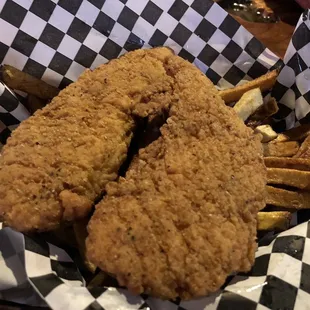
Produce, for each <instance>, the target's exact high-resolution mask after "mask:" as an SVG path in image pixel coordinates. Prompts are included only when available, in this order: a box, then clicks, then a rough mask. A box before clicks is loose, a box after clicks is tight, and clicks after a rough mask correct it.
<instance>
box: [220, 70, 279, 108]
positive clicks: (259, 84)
mask: <svg viewBox="0 0 310 310" xmlns="http://www.w3.org/2000/svg"><path fill="white" fill-rule="evenodd" d="M277 76H278V71H277V70H273V71H271V72H268V73H267V74H265V75H262V76H261V77H259V78H257V79H255V80H252V81H249V82H248V83H245V84H243V85H240V86H236V87H234V88H229V89H225V90H221V91H220V92H219V94H220V96H221V97H222V99H223V100H224V101H225V103H226V104H228V103H231V102H235V101H238V100H239V99H240V98H241V97H242V95H243V94H244V93H246V92H247V91H249V90H251V89H254V88H260V90H261V91H262V92H263V91H265V90H268V89H270V88H272V87H273V85H274V84H275V82H276V79H277Z"/></svg>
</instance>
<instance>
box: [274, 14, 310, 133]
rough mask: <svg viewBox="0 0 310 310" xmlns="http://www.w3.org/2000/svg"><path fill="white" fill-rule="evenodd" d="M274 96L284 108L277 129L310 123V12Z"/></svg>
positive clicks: (302, 22)
mask: <svg viewBox="0 0 310 310" xmlns="http://www.w3.org/2000/svg"><path fill="white" fill-rule="evenodd" d="M272 93H273V96H274V97H276V98H277V100H278V102H279V107H280V109H279V112H278V113H277V115H275V124H274V127H275V129H277V130H278V131H283V130H285V129H291V128H293V127H297V126H300V125H301V124H306V123H309V122H310V10H307V11H305V12H304V13H303V14H302V16H301V17H300V19H299V21H298V23H297V26H296V28H295V31H294V34H293V36H292V39H291V41H290V43H289V46H288V49H287V51H286V54H285V57H284V66H283V68H282V70H281V72H280V74H279V76H278V79H277V83H276V85H275V86H274V88H273V92H272Z"/></svg>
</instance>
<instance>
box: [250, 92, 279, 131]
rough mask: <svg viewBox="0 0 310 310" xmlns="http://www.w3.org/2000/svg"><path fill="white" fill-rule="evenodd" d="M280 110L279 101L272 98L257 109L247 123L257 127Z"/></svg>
mask: <svg viewBox="0 0 310 310" xmlns="http://www.w3.org/2000/svg"><path fill="white" fill-rule="evenodd" d="M278 110H279V107H278V104H277V101H276V100H275V99H274V98H270V100H269V101H268V102H267V103H264V104H263V105H262V106H261V107H259V108H258V109H257V111H256V112H254V113H253V114H252V115H251V116H250V117H249V118H248V120H247V122H246V125H247V126H249V127H251V128H253V129H254V128H255V127H257V126H259V125H261V124H263V123H266V121H267V119H268V118H269V117H271V116H272V115H274V114H276V113H277V112H278Z"/></svg>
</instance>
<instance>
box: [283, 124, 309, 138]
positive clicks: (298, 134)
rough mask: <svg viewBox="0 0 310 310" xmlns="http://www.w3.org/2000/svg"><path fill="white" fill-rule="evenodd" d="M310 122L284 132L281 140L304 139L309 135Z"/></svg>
mask: <svg viewBox="0 0 310 310" xmlns="http://www.w3.org/2000/svg"><path fill="white" fill-rule="evenodd" d="M309 133H310V124H305V125H301V126H299V127H296V128H292V129H289V130H287V131H285V132H283V133H282V137H281V141H302V140H304V139H305V138H307V137H308V136H309Z"/></svg>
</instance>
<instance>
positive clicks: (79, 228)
mask: <svg viewBox="0 0 310 310" xmlns="http://www.w3.org/2000/svg"><path fill="white" fill-rule="evenodd" d="M87 224H88V219H87V218H86V219H83V220H80V221H76V222H74V223H73V229H74V234H75V238H76V242H77V244H78V248H79V252H80V254H81V256H82V258H83V260H84V264H85V266H86V268H87V269H88V270H89V271H90V272H92V273H94V272H95V271H96V268H97V267H96V266H95V265H94V264H92V263H91V262H89V261H88V259H87V258H86V254H85V251H86V247H85V240H86V238H87V235H88V234H87Z"/></svg>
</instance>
